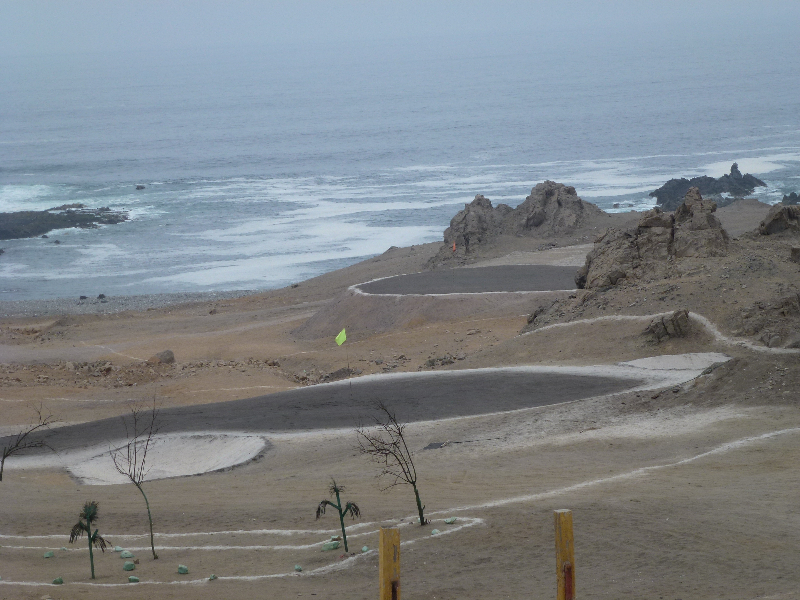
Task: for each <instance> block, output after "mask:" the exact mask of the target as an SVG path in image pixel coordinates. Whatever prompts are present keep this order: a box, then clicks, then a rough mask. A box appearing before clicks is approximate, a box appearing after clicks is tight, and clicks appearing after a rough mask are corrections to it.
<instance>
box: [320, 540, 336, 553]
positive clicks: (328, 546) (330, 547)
mask: <svg viewBox="0 0 800 600" xmlns="http://www.w3.org/2000/svg"><path fill="white" fill-rule="evenodd" d="M338 547H339V542H338V541H336V540H335V541H332V542H325V543H324V544H322V551H323V552H326V551H328V550H336V549H337V548H338Z"/></svg>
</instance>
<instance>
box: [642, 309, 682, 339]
mask: <svg viewBox="0 0 800 600" xmlns="http://www.w3.org/2000/svg"><path fill="white" fill-rule="evenodd" d="M690 329H691V321H690V320H689V311H687V310H676V311H675V312H674V313H672V314H671V315H665V316H659V317H656V318H655V319H653V320H652V321H651V322H650V324H649V325H648V326H647V329H645V330H644V334H645V335H647V336H650V337H652V339H653V341H655V342H656V343H660V342H663V341H665V340H668V339H670V338H679V337H686V336H687V335H689V331H690Z"/></svg>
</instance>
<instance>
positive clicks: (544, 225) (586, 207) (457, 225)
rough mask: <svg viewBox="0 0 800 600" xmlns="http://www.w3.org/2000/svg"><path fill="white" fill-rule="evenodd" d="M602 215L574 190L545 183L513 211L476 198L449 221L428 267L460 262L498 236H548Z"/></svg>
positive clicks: (538, 185)
mask: <svg viewBox="0 0 800 600" xmlns="http://www.w3.org/2000/svg"><path fill="white" fill-rule="evenodd" d="M603 216H606V214H605V213H604V212H603V211H602V210H600V209H599V208H598V207H597V206H595V205H594V204H591V203H589V202H584V201H583V200H581V199H580V198H579V197H578V195H577V193H576V192H575V188H574V187H571V186H566V185H564V184H563V183H556V182H554V181H545V182H544V183H539V184H537V185H536V187H534V188H533V189H532V190H531V193H530V195H529V196H528V197H527V198H525V201H524V202H522V204H520V205H519V206H518V207H517V208H511V207H510V206H508V205H507V204H498V205H497V206H496V207H495V206H492V202H491V201H490V200H489V199H488V198H486V197H484V196H482V195H480V194H479V195H477V196H475V199H474V200H473V201H472V202H470V203H469V204H466V205H465V206H464V210H461V211H459V212H458V214H456V216H455V217H453V218H452V219H451V221H450V227H448V228H447V229H446V230H445V232H444V246H443V247H442V249H441V250H440V251H439V254H438V255H437V256H435V257H433V258H432V259H431V261H430V262H429V266H435V265H437V264H440V263H442V262H443V261H446V260H449V259H452V258H454V257H455V258H460V259H464V258H467V257H469V256H470V255H471V254H474V253H475V252H476V251H477V249H479V248H481V247H486V246H491V244H492V242H493V241H494V240H495V239H496V238H497V237H499V236H501V235H510V236H518V237H528V236H530V237H552V236H559V235H563V234H567V233H570V232H573V231H575V230H577V229H578V228H580V227H582V226H584V225H585V224H586V223H587V222H588V220H589V219H591V218H594V217H603Z"/></svg>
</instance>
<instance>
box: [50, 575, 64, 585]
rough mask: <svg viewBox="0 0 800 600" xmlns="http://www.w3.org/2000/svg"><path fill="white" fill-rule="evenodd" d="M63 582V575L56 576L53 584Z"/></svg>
mask: <svg viewBox="0 0 800 600" xmlns="http://www.w3.org/2000/svg"><path fill="white" fill-rule="evenodd" d="M62 583H64V578H63V577H56V578H55V579H53V585H61V584H62Z"/></svg>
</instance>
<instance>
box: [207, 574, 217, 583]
mask: <svg viewBox="0 0 800 600" xmlns="http://www.w3.org/2000/svg"><path fill="white" fill-rule="evenodd" d="M216 578H217V576H216V575H214V574H213V573H212V574H211V577H209V578H208V580H209V581H214V580H215V579H216Z"/></svg>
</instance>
